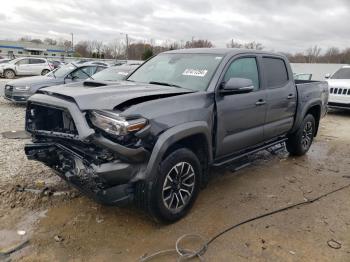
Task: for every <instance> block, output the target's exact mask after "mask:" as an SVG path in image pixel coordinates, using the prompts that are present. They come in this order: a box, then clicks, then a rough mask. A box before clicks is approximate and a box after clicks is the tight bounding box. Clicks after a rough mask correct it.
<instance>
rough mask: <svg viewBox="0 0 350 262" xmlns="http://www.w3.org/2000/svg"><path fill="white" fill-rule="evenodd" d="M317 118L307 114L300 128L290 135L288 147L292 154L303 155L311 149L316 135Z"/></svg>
mask: <svg viewBox="0 0 350 262" xmlns="http://www.w3.org/2000/svg"><path fill="white" fill-rule="evenodd" d="M315 131H316V124H315V118H314V117H313V116H312V115H310V114H308V115H306V116H305V118H304V120H303V122H302V123H301V125H300V127H299V129H298V130H297V131H296V132H295V133H293V134H291V135H290V136H289V137H288V140H287V142H286V147H287V150H288V152H289V153H290V154H291V155H295V156H302V155H305V154H306V152H307V151H309V149H310V146H311V144H312V141H313V139H314V136H315Z"/></svg>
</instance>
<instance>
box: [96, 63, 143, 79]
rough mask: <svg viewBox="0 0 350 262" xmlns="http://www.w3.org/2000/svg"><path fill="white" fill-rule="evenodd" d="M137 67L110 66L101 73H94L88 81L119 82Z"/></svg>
mask: <svg viewBox="0 0 350 262" xmlns="http://www.w3.org/2000/svg"><path fill="white" fill-rule="evenodd" d="M138 67H139V66H138V65H121V66H112V67H109V68H107V69H105V70H103V71H101V72H98V73H96V74H95V75H93V76H92V77H91V78H90V79H91V80H93V81H98V82H105V81H107V82H115V81H121V80H124V79H126V78H127V77H128V75H129V74H131V73H132V72H134V71H135V70H136V69H137V68H138Z"/></svg>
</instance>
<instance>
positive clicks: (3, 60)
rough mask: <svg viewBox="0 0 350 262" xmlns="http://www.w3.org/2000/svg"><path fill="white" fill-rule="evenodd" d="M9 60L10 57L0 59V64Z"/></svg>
mask: <svg viewBox="0 0 350 262" xmlns="http://www.w3.org/2000/svg"><path fill="white" fill-rule="evenodd" d="M11 60H12V59H6V58H4V59H0V64H6V63H8V62H10V61H11Z"/></svg>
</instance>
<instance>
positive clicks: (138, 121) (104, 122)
mask: <svg viewBox="0 0 350 262" xmlns="http://www.w3.org/2000/svg"><path fill="white" fill-rule="evenodd" d="M90 120H91V123H92V124H93V125H94V126H96V127H97V128H99V129H102V130H103V131H105V132H107V133H109V134H111V135H116V136H119V135H127V134H129V133H131V132H136V131H139V130H141V129H142V128H144V127H145V126H146V125H147V120H146V119H144V118H130V119H127V118H125V117H123V116H120V115H119V114H116V113H114V112H110V111H98V110H94V111H90Z"/></svg>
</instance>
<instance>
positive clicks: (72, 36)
mask: <svg viewBox="0 0 350 262" xmlns="http://www.w3.org/2000/svg"><path fill="white" fill-rule="evenodd" d="M71 35H72V52H74V43H73V33H71Z"/></svg>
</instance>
